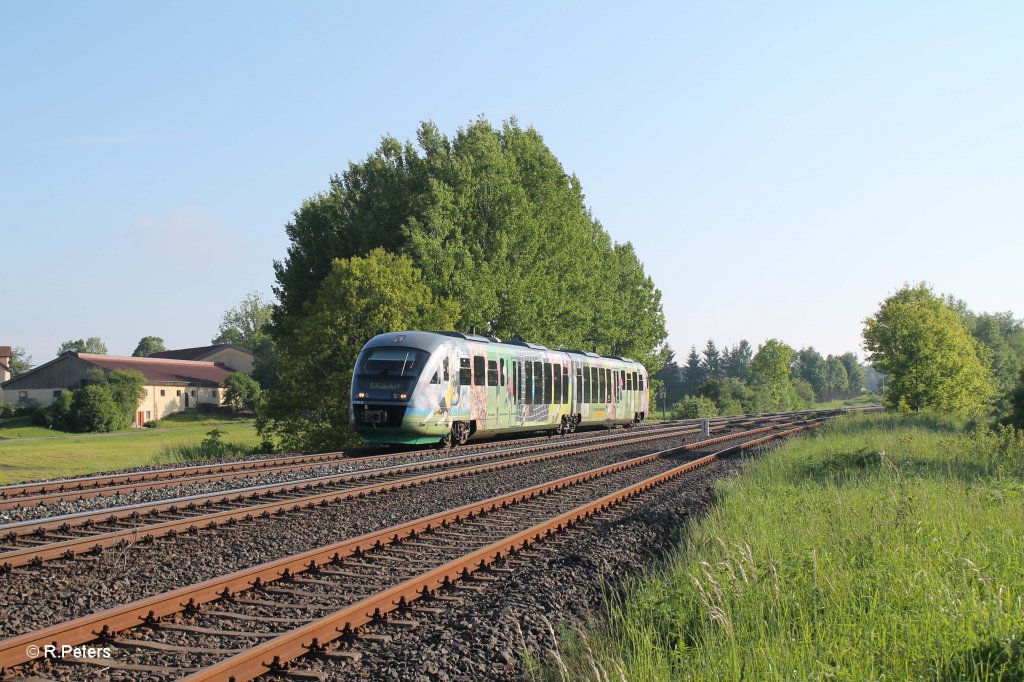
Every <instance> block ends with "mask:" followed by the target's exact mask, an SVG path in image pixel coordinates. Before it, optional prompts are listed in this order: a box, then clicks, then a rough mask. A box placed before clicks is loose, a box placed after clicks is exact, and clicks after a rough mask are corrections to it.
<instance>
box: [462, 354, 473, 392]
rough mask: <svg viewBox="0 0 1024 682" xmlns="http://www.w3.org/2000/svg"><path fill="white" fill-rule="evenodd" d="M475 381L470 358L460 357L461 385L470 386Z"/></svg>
mask: <svg viewBox="0 0 1024 682" xmlns="http://www.w3.org/2000/svg"><path fill="white" fill-rule="evenodd" d="M471 383H473V370H471V369H470V368H469V358H459V385H461V386H469V385H470V384H471Z"/></svg>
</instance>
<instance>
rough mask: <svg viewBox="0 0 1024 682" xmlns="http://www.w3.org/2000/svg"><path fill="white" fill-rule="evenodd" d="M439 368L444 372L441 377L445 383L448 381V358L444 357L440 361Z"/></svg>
mask: <svg viewBox="0 0 1024 682" xmlns="http://www.w3.org/2000/svg"><path fill="white" fill-rule="evenodd" d="M441 369H442V370H443V372H444V376H443V377H442V379H444V382H445V383H448V378H449V377H448V358H445V359H444V360H443V361H442V362H441Z"/></svg>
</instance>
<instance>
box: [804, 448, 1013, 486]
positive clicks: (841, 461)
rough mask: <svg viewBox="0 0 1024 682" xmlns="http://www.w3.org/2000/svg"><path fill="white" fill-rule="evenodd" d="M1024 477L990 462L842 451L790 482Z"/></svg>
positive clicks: (841, 482)
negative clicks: (878, 476)
mask: <svg viewBox="0 0 1024 682" xmlns="http://www.w3.org/2000/svg"><path fill="white" fill-rule="evenodd" d="M997 473H998V474H1001V475H1003V476H1014V477H1016V478H1024V472H1022V471H1021V470H1020V468H1019V467H1010V468H1006V467H1000V466H998V464H997V463H995V462H993V461H991V460H982V459H980V458H979V459H978V460H976V461H971V460H968V459H951V460H941V461H932V460H925V461H921V460H910V461H907V460H902V461H901V460H899V459H895V460H894V459H891V458H890V457H889V455H887V454H886V453H885V452H884V451H879V450H869V449H868V448H861V449H859V450H856V451H853V452H844V453H840V454H837V455H834V456H832V457H829V458H828V459H824V460H821V461H818V462H815V463H813V464H810V465H807V466H804V467H800V468H799V469H798V470H797V471H796V472H795V474H796V476H795V477H796V479H797V480H795V481H794V483H799V482H807V481H808V480H810V481H814V482H815V483H818V484H820V485H828V484H831V485H836V486H842V485H844V484H847V483H857V482H859V481H862V480H864V479H865V478H867V477H872V476H877V475H888V476H891V477H892V478H894V479H896V478H933V479H943V480H950V481H958V482H961V483H972V482H977V481H980V480H984V479H990V478H992V477H993V476H995V475H996V474H997Z"/></svg>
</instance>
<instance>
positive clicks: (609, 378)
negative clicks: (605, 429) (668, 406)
mask: <svg viewBox="0 0 1024 682" xmlns="http://www.w3.org/2000/svg"><path fill="white" fill-rule="evenodd" d="M646 383H647V375H646V371H645V370H644V368H643V366H642V365H640V364H639V363H637V362H633V361H631V360H627V359H624V358H616V357H602V356H598V355H596V354H594V353H583V352H580V351H561V350H549V349H547V348H544V347H543V346H538V345H534V344H530V343H526V342H525V341H522V340H518V339H517V340H514V341H512V342H509V343H501V342H500V341H498V340H497V339H495V338H493V337H482V336H475V335H470V334H461V333H458V332H419V331H409V332H396V333H393V334H383V335H380V336H377V337H374V338H373V339H371V340H370V341H369V342H368V343H367V344H366V346H365V347H364V348H363V351H362V352H361V353H360V354H359V358H358V359H357V361H356V367H355V372H354V374H353V378H352V406H351V411H350V418H351V422H352V426H353V427H354V428H355V430H356V431H357V432H358V433H359V434H360V435H361V436H362V438H363V439H364V440H366V441H367V442H372V443H405V444H424V443H438V442H451V443H459V442H465V441H466V440H469V439H470V438H486V437H490V436H496V435H501V434H506V433H517V432H527V431H557V432H564V431H571V430H573V429H575V428H576V427H578V426H611V425H615V424H623V425H626V424H631V423H634V422H636V421H639V420H642V419H643V417H644V415H645V414H646V412H647V391H646V388H645V386H646Z"/></svg>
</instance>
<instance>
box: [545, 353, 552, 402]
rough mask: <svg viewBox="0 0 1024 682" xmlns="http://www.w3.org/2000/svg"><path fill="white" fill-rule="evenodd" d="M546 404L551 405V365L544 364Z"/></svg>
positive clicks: (548, 363)
mask: <svg viewBox="0 0 1024 682" xmlns="http://www.w3.org/2000/svg"><path fill="white" fill-rule="evenodd" d="M544 404H545V405H550V404H551V363H550V362H545V363H544Z"/></svg>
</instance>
